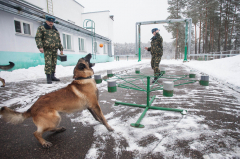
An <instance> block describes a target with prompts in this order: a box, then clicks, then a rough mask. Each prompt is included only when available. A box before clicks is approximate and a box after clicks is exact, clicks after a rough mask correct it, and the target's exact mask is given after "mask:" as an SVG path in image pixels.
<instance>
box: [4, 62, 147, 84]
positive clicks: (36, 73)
mask: <svg viewBox="0 0 240 159" xmlns="http://www.w3.org/2000/svg"><path fill="white" fill-rule="evenodd" d="M144 63H150V61H149V60H143V61H141V62H137V60H129V61H114V62H106V63H96V65H95V66H94V67H93V70H94V72H95V73H97V72H100V71H106V74H107V70H110V69H112V70H114V69H122V68H131V67H134V66H136V65H140V64H144ZM74 67H75V66H62V65H57V68H56V77H66V76H72V75H73V69H74ZM0 76H1V78H3V79H5V81H6V82H19V81H24V80H36V79H39V78H46V75H45V73H44V65H39V66H36V67H30V68H28V69H18V70H14V71H12V72H7V71H2V72H1V73H0Z"/></svg>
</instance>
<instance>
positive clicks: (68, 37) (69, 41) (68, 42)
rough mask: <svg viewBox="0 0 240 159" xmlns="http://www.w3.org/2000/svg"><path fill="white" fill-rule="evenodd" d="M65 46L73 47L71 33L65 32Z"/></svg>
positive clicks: (66, 47)
mask: <svg viewBox="0 0 240 159" xmlns="http://www.w3.org/2000/svg"><path fill="white" fill-rule="evenodd" d="M63 48H64V49H67V50H71V49H72V36H71V35H69V34H65V33H63Z"/></svg>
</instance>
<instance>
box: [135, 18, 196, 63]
mask: <svg viewBox="0 0 240 159" xmlns="http://www.w3.org/2000/svg"><path fill="white" fill-rule="evenodd" d="M177 22H183V23H184V22H185V51H184V60H183V61H187V54H188V55H190V54H191V49H190V48H191V29H192V18H186V19H167V20H155V21H143V22H136V43H135V45H136V49H135V52H136V55H137V54H138V62H139V61H141V58H142V55H141V26H142V25H149V24H163V23H177Z"/></svg>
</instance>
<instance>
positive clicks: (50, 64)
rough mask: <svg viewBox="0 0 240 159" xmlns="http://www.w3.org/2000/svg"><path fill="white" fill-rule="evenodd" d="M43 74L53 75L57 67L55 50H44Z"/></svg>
mask: <svg viewBox="0 0 240 159" xmlns="http://www.w3.org/2000/svg"><path fill="white" fill-rule="evenodd" d="M44 59H45V68H44V71H45V74H52V73H55V69H56V65H57V49H44Z"/></svg>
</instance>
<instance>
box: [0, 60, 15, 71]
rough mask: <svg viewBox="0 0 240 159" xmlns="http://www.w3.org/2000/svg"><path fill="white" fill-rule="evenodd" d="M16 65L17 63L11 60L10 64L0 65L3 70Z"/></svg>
mask: <svg viewBox="0 0 240 159" xmlns="http://www.w3.org/2000/svg"><path fill="white" fill-rule="evenodd" d="M14 66H15V64H14V63H13V62H11V61H9V65H0V69H2V70H9V69H11V68H13V67H14Z"/></svg>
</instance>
